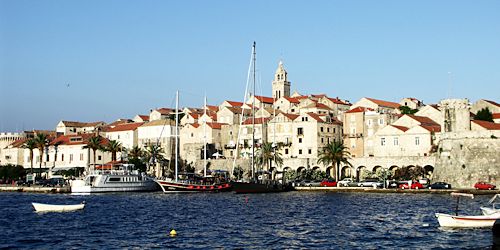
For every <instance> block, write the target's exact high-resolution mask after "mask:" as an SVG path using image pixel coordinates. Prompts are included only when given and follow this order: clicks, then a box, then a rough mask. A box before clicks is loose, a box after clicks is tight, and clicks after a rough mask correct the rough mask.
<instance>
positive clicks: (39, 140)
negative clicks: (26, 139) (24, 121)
mask: <svg viewBox="0 0 500 250" xmlns="http://www.w3.org/2000/svg"><path fill="white" fill-rule="evenodd" d="M34 140H35V145H36V147H37V148H38V151H39V152H40V176H42V161H43V151H44V149H45V147H46V146H47V143H48V138H47V135H46V134H37V135H36V136H35V138H34Z"/></svg>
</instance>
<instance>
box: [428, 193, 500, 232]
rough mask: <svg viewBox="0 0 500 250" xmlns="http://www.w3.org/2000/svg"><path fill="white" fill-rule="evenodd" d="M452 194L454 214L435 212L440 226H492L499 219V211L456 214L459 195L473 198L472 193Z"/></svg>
mask: <svg viewBox="0 0 500 250" xmlns="http://www.w3.org/2000/svg"><path fill="white" fill-rule="evenodd" d="M451 195H452V196H455V197H457V204H456V207H455V215H452V214H443V213H436V218H437V220H438V222H439V225H440V226H441V227H454V228H477V227H492V226H493V224H494V223H495V221H496V220H497V219H500V213H498V214H493V215H458V204H459V201H460V197H469V198H471V199H474V195H472V194H464V193H451Z"/></svg>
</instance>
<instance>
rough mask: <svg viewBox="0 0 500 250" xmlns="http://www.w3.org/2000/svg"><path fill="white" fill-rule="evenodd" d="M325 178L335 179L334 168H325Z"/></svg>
mask: <svg viewBox="0 0 500 250" xmlns="http://www.w3.org/2000/svg"><path fill="white" fill-rule="evenodd" d="M326 177H328V178H329V179H334V178H335V168H334V167H333V166H330V167H327V168H326Z"/></svg>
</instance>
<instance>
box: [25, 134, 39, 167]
mask: <svg viewBox="0 0 500 250" xmlns="http://www.w3.org/2000/svg"><path fill="white" fill-rule="evenodd" d="M23 148H27V149H29V151H30V156H29V157H30V165H31V173H32V174H33V150H34V149H35V148H36V141H35V139H28V140H27V141H25V142H24V144H23Z"/></svg>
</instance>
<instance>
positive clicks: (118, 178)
mask: <svg viewBox="0 0 500 250" xmlns="http://www.w3.org/2000/svg"><path fill="white" fill-rule="evenodd" d="M108 180H109V181H120V177H110V178H109V179H108Z"/></svg>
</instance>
